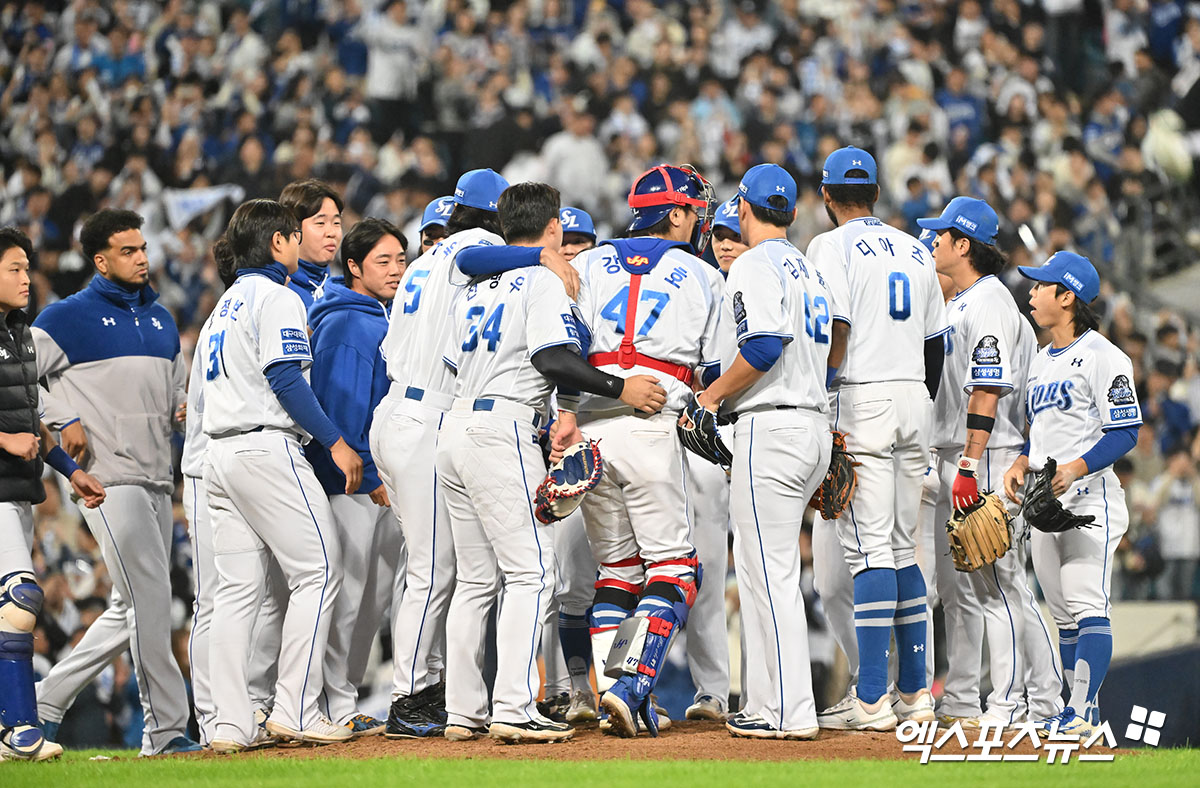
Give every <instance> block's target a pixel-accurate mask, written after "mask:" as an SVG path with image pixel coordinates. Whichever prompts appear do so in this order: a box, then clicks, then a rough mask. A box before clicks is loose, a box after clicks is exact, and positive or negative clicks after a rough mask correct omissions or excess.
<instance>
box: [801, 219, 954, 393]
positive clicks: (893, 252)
mask: <svg viewBox="0 0 1200 788" xmlns="http://www.w3.org/2000/svg"><path fill="white" fill-rule="evenodd" d="M808 259H809V260H812V261H813V263H814V264H815V265H816V266H817V268H818V269H820V271H821V273H822V274H824V275H825V277H826V279H827V280H828V281H829V284H830V286H831V287H832V288H833V295H834V298H835V299H836V301H837V302H838V303H839V304H842V305H844V306H843V309H845V311H846V315H847V317H848V318H849V321H850V322H851V326H852V327H851V331H850V344H849V347H848V348H847V350H846V360H845V361H844V362H842V366H841V367H840V368H839V370H838V375H837V380H838V381H839V382H841V383H844V384H855V383H880V382H884V381H898V380H909V381H924V380H925V351H924V344H925V340H927V339H932V338H933V337H936V336H938V335H940V334H943V333H945V331H946V330H947V328H948V326H947V325H946V319H945V316H946V312H945V309H944V308H943V307H944V301H943V299H942V289H941V287H940V286H939V285H938V278H937V272H936V271H935V270H934V266H933V258H932V257H930V255H929V251H928V250H927V249H926V248H925V247H924V246H922V245H921V242H920V241H918V240H917V239H916V238H914V237H912V236H911V235H909V234H908V233H906V232H904V231H903V230H897V229H896V228H895V227H892V226H890V225H886V224H884V223H883V222H881V221H879V220H878V219H876V218H874V217H870V216H868V217H863V218H861V219H852V220H850V221H848V222H846V223H845V224H843V225H841V226H840V227H836V228H834V229H832V230H830V231H829V232H827V233H821V234H820V235H818V236H817V237H816V238H814V239H813V240H812V243H810V244H809V246H808ZM836 269H841V271H842V272H844V276H838V275H837V274H836ZM843 286H844V287H846V288H847V289H846V290H845V291H843V290H842V289H841V288H842V287H843Z"/></svg>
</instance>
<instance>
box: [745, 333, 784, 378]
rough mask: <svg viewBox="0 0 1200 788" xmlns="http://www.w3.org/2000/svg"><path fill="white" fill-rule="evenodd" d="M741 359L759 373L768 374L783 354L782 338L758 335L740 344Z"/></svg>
mask: <svg viewBox="0 0 1200 788" xmlns="http://www.w3.org/2000/svg"><path fill="white" fill-rule="evenodd" d="M739 352H740V353H741V354H742V358H744V359H746V361H747V363H749V364H750V366H752V367H754V368H755V369H757V370H758V371H759V372H769V371H770V370H771V367H773V366H775V362H776V361H778V360H779V356H780V355H782V354H783V338H782V337H772V336H766V335H759V336H756V337H750V338H749V339H747V340H746V341H745V342H743V343H742V347H741V350H740V351H739Z"/></svg>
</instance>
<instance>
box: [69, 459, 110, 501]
mask: <svg viewBox="0 0 1200 788" xmlns="http://www.w3.org/2000/svg"><path fill="white" fill-rule="evenodd" d="M71 489H72V490H74V491H75V494H76V495H78V496H79V498H80V500H82V501H83V505H84V506H86V507H87V508H89V509H95V508H96V507H97V506H99V505H100V504H102V503H104V499H105V497H107V495H108V493H106V492H104V485H102V484H100V482H98V481H96V477H94V476H92V475H91V474H90V473H88V472H87V471H85V470H83V469H80V470H78V471H75V473H72V474H71Z"/></svg>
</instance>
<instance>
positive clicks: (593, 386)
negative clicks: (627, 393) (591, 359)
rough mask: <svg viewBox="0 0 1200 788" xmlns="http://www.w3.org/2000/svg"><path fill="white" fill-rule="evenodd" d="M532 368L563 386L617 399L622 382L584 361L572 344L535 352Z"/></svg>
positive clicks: (532, 358) (623, 385) (623, 383)
mask: <svg viewBox="0 0 1200 788" xmlns="http://www.w3.org/2000/svg"><path fill="white" fill-rule="evenodd" d="M529 360H530V362H532V363H533V368H534V369H536V370H537V371H538V372H540V373H541V374H542V375H544V376H546V377H547V378H549V379H550V380H551V381H553V382H554V383H555V385H557V386H559V387H560V388H563V389H574V390H576V391H586V392H587V393H589V394H599V395H600V396H601V397H611V398H612V399H617V398H619V397H620V396H621V391H622V390H623V389H624V388H625V381H624V380H622V379H621V378H618V377H616V376H614V375H609V374H608V373H606V372H601V371H600V370H598V369H596V368H595V367H593V366H592V365H591V364H589V363H587V362H586V361H584V360H583V358H582V357H581V356H580V355H579V354H578V353H577V352H575V350H574V346H573V345H553V346H551V347H548V348H544V349H542V350H539V351H538V352H536V353H534V354H533V356H532V357H531V358H530V359H529Z"/></svg>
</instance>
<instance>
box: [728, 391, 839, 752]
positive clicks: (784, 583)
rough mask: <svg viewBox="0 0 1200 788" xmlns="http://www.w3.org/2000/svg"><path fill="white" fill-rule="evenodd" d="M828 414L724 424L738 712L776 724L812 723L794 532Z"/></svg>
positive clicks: (818, 461)
mask: <svg viewBox="0 0 1200 788" xmlns="http://www.w3.org/2000/svg"><path fill="white" fill-rule="evenodd" d="M828 436H829V431H828V419H827V417H826V416H825V415H824V414H822V413H819V412H817V411H810V410H804V409H799V408H796V409H787V410H764V411H759V412H754V413H748V414H742V415H741V418H740V419H739V420H738V421H737V423H736V424H735V425H734V429H733V467H732V473H731V477H730V493H729V499H730V511H731V514H732V516H733V528H734V532H735V534H736V535H737V539H736V541H735V542H734V568H735V571H736V572H737V577H738V593H739V595H740V597H741V603H742V604H741V610H742V621H743V632H744V633H745V638H746V649H745V651H744V653H743V655H742V658H743V661H744V663H745V676H746V681H747V686H746V687H745V688H744V691H745V696H746V700H745V703H744V704H743V709H744V710H745V711H746V712H747V713H748V714H752V715H754V714H757V715H761V716H762V717H763V718H764V719H765V720H767V722H769V723H770V724H771V725H773V726H774V727H776V728H777V729H779V730H785V731H786V730H803V729H807V728H816V727H817V709H816V703H815V700H814V699H813V687H812V668H811V666H810V664H809V654H808V622H807V619H806V617H805V613H804V594H803V591H802V587H801V582H800V574H801V559H800V530H801V527H802V526H803V521H804V508H805V507H806V506H807V505H808V499H809V498H811V497H812V493H813V491H814V490H816V488H817V485H818V484H820V482H821V479H822V478H824V476H825V472H826V470H827V469H828V467H829V455H830V450H831V447H830V442H829V437H828Z"/></svg>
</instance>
